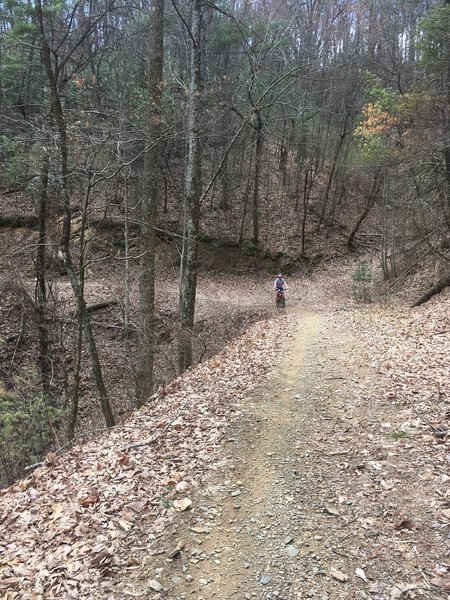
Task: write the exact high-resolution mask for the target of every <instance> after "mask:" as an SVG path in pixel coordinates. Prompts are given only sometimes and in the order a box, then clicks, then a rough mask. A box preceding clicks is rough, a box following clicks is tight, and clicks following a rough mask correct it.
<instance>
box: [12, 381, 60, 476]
mask: <svg viewBox="0 0 450 600" xmlns="http://www.w3.org/2000/svg"><path fill="white" fill-rule="evenodd" d="M64 412H65V411H64V409H61V408H55V407H54V406H50V405H49V403H48V400H47V399H46V398H45V397H44V396H43V395H41V394H40V395H34V396H33V395H30V396H29V397H27V396H25V395H22V394H19V393H17V392H14V391H10V390H7V389H6V387H5V385H4V384H3V382H1V381H0V483H3V484H5V483H6V484H11V483H13V482H14V481H15V479H17V477H19V476H20V475H22V474H23V468H24V467H25V466H26V465H29V464H32V463H35V462H38V461H40V460H42V457H43V455H44V454H45V452H46V451H47V450H48V448H49V447H50V446H51V444H52V443H53V442H54V441H55V436H56V431H57V430H58V429H59V428H60V424H61V422H64Z"/></svg>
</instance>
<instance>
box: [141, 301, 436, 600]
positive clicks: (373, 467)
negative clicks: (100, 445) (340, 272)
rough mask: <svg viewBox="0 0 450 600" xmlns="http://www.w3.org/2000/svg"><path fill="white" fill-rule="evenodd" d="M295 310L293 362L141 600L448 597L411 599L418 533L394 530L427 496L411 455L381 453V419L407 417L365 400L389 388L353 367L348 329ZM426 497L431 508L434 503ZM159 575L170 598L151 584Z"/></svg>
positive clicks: (256, 393) (246, 406)
mask: <svg viewBox="0 0 450 600" xmlns="http://www.w3.org/2000/svg"><path fill="white" fill-rule="evenodd" d="M289 310H290V311H291V315H292V327H293V331H292V339H291V340H289V341H288V342H287V343H286V351H285V356H284V357H283V359H282V361H281V363H280V365H279V367H278V368H277V369H276V370H274V372H273V373H272V374H271V375H269V377H268V379H267V380H266V381H264V382H263V383H262V384H261V385H260V386H259V387H257V388H256V389H254V390H253V391H252V392H251V393H250V394H249V396H248V397H246V398H245V399H244V401H243V402H242V404H241V405H240V406H239V408H240V410H241V411H242V413H243V416H242V418H241V420H240V421H239V423H238V424H237V425H235V426H234V427H233V429H232V431H231V432H230V435H229V437H228V438H227V439H226V440H225V442H226V443H225V446H224V447H225V450H224V452H225V455H226V458H227V461H226V466H225V467H223V466H219V467H218V470H217V474H216V475H215V476H214V478H213V480H212V481H211V482H210V485H208V486H207V487H205V489H203V490H202V491H201V492H200V493H199V494H198V495H197V497H196V498H194V504H193V510H192V511H191V512H186V513H183V514H182V516H181V522H180V521H179V520H178V521H177V525H176V529H174V530H173V531H172V532H171V537H170V539H169V540H168V543H167V548H165V549H161V556H160V557H158V558H157V560H156V562H155V564H154V567H153V569H154V570H153V571H151V572H149V573H147V574H146V582H145V595H144V596H143V597H147V598H163V597H167V598H175V599H179V600H181V599H185V598H195V599H196V600H212V599H216V598H218V599H220V600H231V599H233V600H234V599H237V600H242V599H251V598H257V599H275V598H276V599H278V600H294V599H297V598H314V599H318V600H339V599H342V600H344V599H345V600H347V599H353V598H376V599H379V600H383V599H385V598H387V599H391V598H394V599H395V598H400V597H402V598H413V597H420V598H433V599H434V598H440V597H446V596H440V595H439V594H437V595H434V594H435V592H433V591H432V590H428V589H427V588H426V587H425V588H424V589H420V593H419V596H416V595H414V594H415V592H413V591H411V590H416V589H419V587H420V584H421V583H423V581H422V575H421V572H420V569H418V568H417V563H416V562H415V559H416V558H417V556H418V552H417V547H416V546H415V540H417V533H416V532H410V531H406V532H404V533H405V534H404V535H402V532H400V533H399V532H396V531H394V528H393V526H392V524H393V522H395V521H397V522H399V521H401V519H402V517H405V516H407V515H405V514H404V513H403V512H402V511H403V510H407V508H406V509H404V506H406V507H407V506H408V498H409V496H408V494H414V493H416V490H414V489H412V488H413V487H414V482H411V481H410V480H407V479H406V478H405V481H404V482H402V481H401V479H402V477H401V473H402V469H405V471H406V470H407V462H408V461H409V460H410V458H409V457H408V452H407V451H406V452H403V451H402V450H401V449H398V447H395V449H394V450H393V451H392V452H391V453H389V452H388V453H386V450H385V445H384V446H383V448H382V447H381V445H380V438H379V435H383V431H382V430H380V427H379V426H380V422H381V419H382V418H384V419H389V418H395V413H394V411H395V409H394V408H393V407H392V406H391V405H389V404H388V403H383V401H380V405H379V406H375V405H373V403H370V402H367V397H368V394H369V391H370V390H372V391H373V389H375V387H376V385H377V379H378V377H376V374H374V373H371V372H370V370H369V369H367V368H366V367H365V366H364V365H362V364H358V362H357V361H356V362H355V356H357V354H356V353H354V352H352V347H353V344H354V343H355V340H354V339H353V338H352V333H351V332H350V331H346V330H345V323H344V322H343V323H341V324H340V325H339V323H338V322H337V321H336V320H335V319H334V318H333V319H332V318H331V317H327V316H326V315H324V314H315V313H312V312H309V311H306V310H301V309H292V308H291V309H289ZM391 477H396V478H397V479H395V481H396V485H395V486H394V485H391V483H390V482H391V479H390V478H391ZM404 485H406V486H407V487H406V488H405V489H402V486H404ZM411 486H412V487H411ZM399 494H400V497H399ZM417 494H418V495H420V497H421V498H422V499H423V505H424V507H426V506H427V501H428V500H427V498H426V492H425V491H424V490H420V493H419V492H417ZM403 496H404V498H403ZM402 500H404V502H405V504H404V505H402ZM409 534H411V535H409ZM411 536H412V538H411ZM177 546H179V547H182V550H181V551H180V552H179V553H178V554H177V555H176V556H175V557H174V558H171V559H169V560H168V559H167V553H168V551H170V550H173V549H174V548H176V547H177ZM428 547H430V545H429V546H428ZM430 552H431V550H430ZM428 558H429V560H433V558H430V557H428ZM435 560H437V557H436V558H435ZM155 578H156V581H157V582H158V583H160V584H161V585H162V586H163V587H164V590H162V591H158V592H156V591H152V587H151V585H152V584H151V585H150V588H149V587H148V585H147V584H148V582H149V581H150V582H151V580H155ZM405 581H406V583H405ZM153 583H154V582H153ZM383 590H384V592H383ZM409 593H411V594H412V595H408V594H409ZM384 594H385V595H384Z"/></svg>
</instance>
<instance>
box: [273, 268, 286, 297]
mask: <svg viewBox="0 0 450 600" xmlns="http://www.w3.org/2000/svg"><path fill="white" fill-rule="evenodd" d="M273 288H274V289H275V290H277V291H278V290H279V291H280V292H282V293H284V291H285V290H287V283H286V281H285V279H284V277H283V275H282V274H281V273H279V274H278V277H277V278H276V279H275V281H274V282H273Z"/></svg>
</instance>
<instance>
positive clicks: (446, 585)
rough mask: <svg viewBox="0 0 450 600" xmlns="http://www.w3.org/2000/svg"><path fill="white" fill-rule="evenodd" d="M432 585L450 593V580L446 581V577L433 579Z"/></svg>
mask: <svg viewBox="0 0 450 600" xmlns="http://www.w3.org/2000/svg"><path fill="white" fill-rule="evenodd" d="M431 583H432V584H433V585H435V586H436V587H439V588H441V589H443V590H445V591H446V592H449V591H450V579H446V578H445V577H433V579H432V580H431Z"/></svg>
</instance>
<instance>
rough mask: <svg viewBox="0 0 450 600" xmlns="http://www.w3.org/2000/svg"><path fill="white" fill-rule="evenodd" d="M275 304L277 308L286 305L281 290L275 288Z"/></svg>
mask: <svg viewBox="0 0 450 600" xmlns="http://www.w3.org/2000/svg"><path fill="white" fill-rule="evenodd" d="M275 306H276V307H277V308H284V307H285V306H286V298H285V296H284V292H283V290H277V295H276V297H275Z"/></svg>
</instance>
